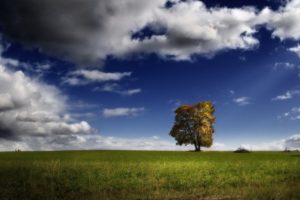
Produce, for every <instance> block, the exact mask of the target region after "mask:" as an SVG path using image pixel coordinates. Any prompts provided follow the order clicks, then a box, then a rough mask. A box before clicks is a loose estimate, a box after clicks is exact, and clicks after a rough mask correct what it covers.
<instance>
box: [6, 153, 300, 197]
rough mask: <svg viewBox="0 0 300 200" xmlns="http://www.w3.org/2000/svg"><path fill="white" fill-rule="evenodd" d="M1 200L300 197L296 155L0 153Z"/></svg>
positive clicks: (299, 161) (298, 155)
mask: <svg viewBox="0 0 300 200" xmlns="http://www.w3.org/2000/svg"><path fill="white" fill-rule="evenodd" d="M0 199H1V200H2V199H3V200H9V199H20V200H22V199H38V200H48V199H49V200H50V199H51V200H52V199H72V200H73V199H74V200H77V199H191V200H194V199H195V200H196V199H287V200H290V199H297V200H299V199H300V153H297V152H291V153H284V152H255V153H254V152H252V153H248V154H238V153H231V152H201V153H195V152H161V151H156V152H154V151H63V152H10V153H0Z"/></svg>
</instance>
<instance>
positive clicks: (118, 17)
mask: <svg viewBox="0 0 300 200" xmlns="http://www.w3.org/2000/svg"><path fill="white" fill-rule="evenodd" d="M164 3H165V0H152V1H147V0H138V1H137V0H124V1H122V2H120V1H118V0H111V1H101V0H89V1H86V0H64V1H59V0H43V1H40V0H31V1H22V0H12V1H11V0H4V1H1V2H0V23H1V24H2V27H3V31H4V33H6V35H8V36H9V37H11V38H13V39H16V40H18V41H21V42H23V43H25V44H27V45H30V46H33V47H37V48H38V49H40V50H41V51H42V52H46V53H48V54H51V55H55V56H58V57H63V58H65V59H67V60H71V61H74V62H77V63H80V64H92V63H95V62H98V61H99V60H102V59H104V58H106V56H107V55H112V54H116V53H119V52H122V51H124V50H125V49H126V48H127V47H128V45H129V44H130V43H131V34H132V33H133V32H135V31H138V30H139V29H140V28H142V27H143V26H144V25H145V24H147V22H148V21H149V20H151V18H152V15H153V11H154V10H155V9H157V8H159V7H162V6H163V5H164Z"/></svg>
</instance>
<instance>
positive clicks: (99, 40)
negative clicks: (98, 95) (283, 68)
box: [0, 0, 300, 83]
mask: <svg viewBox="0 0 300 200" xmlns="http://www.w3.org/2000/svg"><path fill="white" fill-rule="evenodd" d="M166 2H167V1H166V0H152V1H147V0H123V1H122V2H121V3H120V1H118V0H111V1H101V0H90V1H85V0H65V1H58V0H44V1H39V0H31V1H22V0H3V1H1V2H0V24H1V27H2V29H3V32H4V33H5V34H6V35H7V36H9V37H10V38H12V39H15V40H18V41H21V42H23V43H25V44H27V45H29V46H32V47H37V48H38V49H39V50H40V51H42V52H46V53H48V54H51V55H55V56H57V57H60V58H64V59H67V60H70V61H73V62H77V63H80V64H84V65H86V64H91V63H97V62H99V61H100V60H104V59H105V58H106V57H107V56H115V57H123V56H125V55H128V54H132V53H156V54H158V55H160V56H162V57H164V58H168V59H175V60H188V59H191V57H192V56H193V55H213V54H215V53H217V52H219V51H222V50H227V49H251V48H253V47H255V46H257V45H258V44H259V41H258V39H257V38H256V37H255V35H254V34H255V33H256V32H257V30H258V28H259V27H260V26H263V25H266V26H267V27H268V28H269V29H270V30H271V31H272V34H273V36H274V37H279V38H281V39H282V40H284V39H288V38H292V39H299V38H300V26H299V23H298V21H297V20H298V16H299V10H300V9H299V1H298V0H292V1H289V2H288V3H287V4H286V6H283V7H281V8H280V9H279V10H276V11H274V10H271V9H270V8H265V9H263V10H262V11H258V10H256V9H255V8H253V7H241V8H225V7H224V8H222V7H211V8H207V7H206V6H205V4H204V3H203V2H201V1H196V0H190V1H172V2H173V4H172V6H171V7H166V6H164V5H165V4H166ZM145 28H147V30H148V32H149V33H150V34H149V35H147V36H143V30H144V29H145ZM76 81H77V79H76V78H73V79H72V80H70V82H72V83H76Z"/></svg>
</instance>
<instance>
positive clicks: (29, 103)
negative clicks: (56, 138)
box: [0, 65, 92, 140]
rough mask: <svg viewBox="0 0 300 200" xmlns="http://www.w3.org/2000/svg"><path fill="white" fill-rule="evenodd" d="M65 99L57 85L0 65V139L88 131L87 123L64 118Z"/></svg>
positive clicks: (89, 129) (83, 132)
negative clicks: (71, 121)
mask: <svg viewBox="0 0 300 200" xmlns="http://www.w3.org/2000/svg"><path fill="white" fill-rule="evenodd" d="M65 102H66V97H65V96H63V95H62V94H61V92H60V91H59V90H58V89H57V88H56V87H54V86H50V85H46V84H43V83H41V82H39V81H37V80H33V79H31V78H30V77H28V76H26V75H25V74H24V73H23V72H22V71H15V72H14V71H9V70H8V69H7V68H6V67H4V66H2V65H1V66H0V138H6V139H11V140H18V139H20V138H22V137H24V136H39V137H44V136H48V135H69V134H86V133H90V132H91V130H92V129H91V127H90V125H89V124H88V123H87V122H85V121H82V122H79V123H70V122H69V121H67V118H65V116H64V115H65V114H66V109H65V108H66V105H65Z"/></svg>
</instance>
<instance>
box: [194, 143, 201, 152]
mask: <svg viewBox="0 0 300 200" xmlns="http://www.w3.org/2000/svg"><path fill="white" fill-rule="evenodd" d="M194 145H195V151H201V147H200V145H198V144H197V143H196V142H195V143H194Z"/></svg>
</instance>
